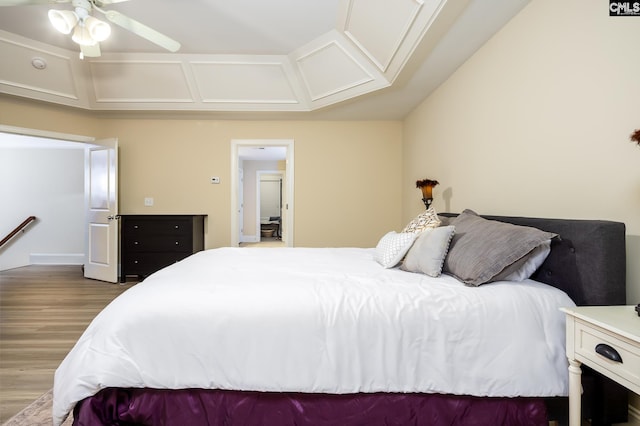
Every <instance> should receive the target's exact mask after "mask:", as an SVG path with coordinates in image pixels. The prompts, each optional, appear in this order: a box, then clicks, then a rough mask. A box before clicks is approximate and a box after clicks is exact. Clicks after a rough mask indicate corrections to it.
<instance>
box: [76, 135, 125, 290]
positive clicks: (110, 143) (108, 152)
mask: <svg viewBox="0 0 640 426" xmlns="http://www.w3.org/2000/svg"><path fill="white" fill-rule="evenodd" d="M84 195H85V203H86V219H85V221H86V223H85V263H84V276H85V277H86V278H92V279H96V280H100V281H108V282H112V283H115V282H117V281H118V221H117V218H118V140H117V139H105V140H99V141H96V142H94V145H91V146H89V147H87V149H86V150H85V187H84Z"/></svg>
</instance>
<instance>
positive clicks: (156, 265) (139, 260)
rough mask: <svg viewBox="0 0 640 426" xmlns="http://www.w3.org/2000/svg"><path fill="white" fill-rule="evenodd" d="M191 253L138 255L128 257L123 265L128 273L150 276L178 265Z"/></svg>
mask: <svg viewBox="0 0 640 426" xmlns="http://www.w3.org/2000/svg"><path fill="white" fill-rule="evenodd" d="M190 254H191V253H189V252H183V253H136V254H131V255H130V256H127V258H126V259H125V261H124V262H123V264H122V267H123V268H125V269H126V271H127V273H129V274H132V275H143V276H146V275H149V274H151V273H153V272H155V271H158V270H160V269H162V268H164V267H165V266H169V265H171V264H173V263H176V262H178V261H180V260H182V259H184V258H186V257H187V256H189V255H190Z"/></svg>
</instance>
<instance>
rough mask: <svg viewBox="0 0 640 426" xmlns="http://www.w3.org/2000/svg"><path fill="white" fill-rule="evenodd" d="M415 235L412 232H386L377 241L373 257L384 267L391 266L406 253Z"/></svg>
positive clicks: (416, 235)
mask: <svg viewBox="0 0 640 426" xmlns="http://www.w3.org/2000/svg"><path fill="white" fill-rule="evenodd" d="M417 237H418V234H415V233H412V232H409V233H407V232H402V233H397V232H395V231H391V232H387V233H386V234H385V235H384V236H383V237H382V238H380V241H378V245H377V246H376V251H375V255H374V259H375V260H376V262H378V263H379V264H381V265H382V266H384V267H385V268H393V267H394V266H396V265H397V264H398V263H400V261H401V260H402V258H403V257H404V255H405V254H407V252H408V251H409V249H410V248H411V245H412V244H413V242H414V241H415V240H416V238H417Z"/></svg>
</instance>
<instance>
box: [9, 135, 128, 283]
mask: <svg viewBox="0 0 640 426" xmlns="http://www.w3.org/2000/svg"><path fill="white" fill-rule="evenodd" d="M0 133H11V134H17V135H23V136H32V137H39V138H44V139H51V140H54V141H55V140H60V141H65V142H77V143H81V144H84V146H85V150H86V149H88V147H90V146H93V145H95V144H96V141H97V139H96V138H95V137H93V136H84V135H75V134H71V133H60V132H54V131H49V130H40V129H31V128H27V127H17V126H8V125H3V124H0ZM85 161H86V159H85ZM84 180H85V197H86V196H87V194H86V182H87V176H86V175H85V176H84ZM116 191H117V187H116ZM116 198H117V193H116ZM85 204H86V200H85ZM116 215H117V212H116ZM84 228H85V229H84V240H85V247H84V255H85V262H86V259H87V256H88V250H89V248H88V247H87V244H86V241H87V228H86V226H85V227H84ZM116 246H117V244H116ZM116 257H117V253H116ZM115 262H116V280H115V281H113V282H117V269H118V267H117V262H118V259H115Z"/></svg>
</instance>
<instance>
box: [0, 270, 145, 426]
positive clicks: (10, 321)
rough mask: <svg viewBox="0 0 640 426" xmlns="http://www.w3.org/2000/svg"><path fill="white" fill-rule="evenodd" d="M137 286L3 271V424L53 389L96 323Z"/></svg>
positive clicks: (59, 273) (73, 273)
mask: <svg viewBox="0 0 640 426" xmlns="http://www.w3.org/2000/svg"><path fill="white" fill-rule="evenodd" d="M134 284H135V283H132V282H128V283H126V284H125V285H120V284H111V283H104V282H101V281H94V280H89V279H86V278H84V277H83V274H82V269H81V267H80V266H27V267H23V268H16V269H11V270H7V271H0V424H2V423H4V422H5V421H6V420H8V419H9V418H10V417H11V416H13V415H14V414H16V413H18V412H19V411H20V410H21V409H23V408H24V407H26V406H27V405H29V404H30V403H31V402H33V401H34V400H35V399H36V398H37V397H39V396H40V395H41V394H43V393H44V392H46V391H48V390H49V389H51V387H52V386H53V374H54V372H55V369H56V368H57V367H58V365H59V364H60V362H62V360H63V358H64V357H65V356H66V354H67V353H68V352H69V350H70V349H71V348H72V347H73V345H74V343H75V342H76V340H77V339H78V338H79V337H80V335H81V334H82V332H83V331H84V329H85V328H86V327H87V326H88V325H89V323H90V322H91V320H92V319H93V318H94V317H95V316H96V314H97V313H98V312H100V310H102V308H103V307H105V306H106V305H107V304H108V303H109V302H110V301H111V300H113V299H114V298H115V297H116V296H118V295H119V294H121V293H122V292H124V291H125V290H127V289H128V288H130V287H131V286H132V285H134Z"/></svg>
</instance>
